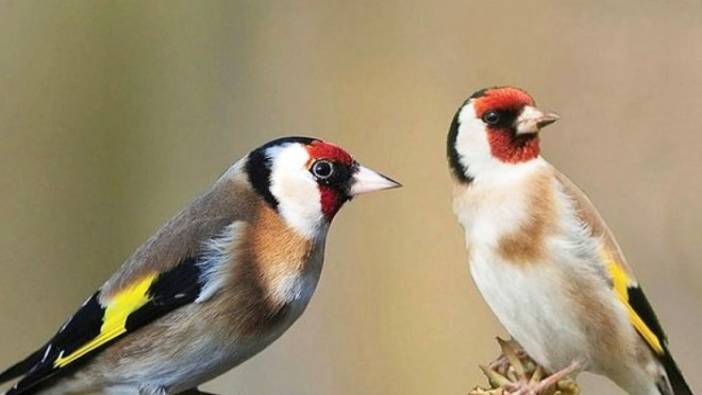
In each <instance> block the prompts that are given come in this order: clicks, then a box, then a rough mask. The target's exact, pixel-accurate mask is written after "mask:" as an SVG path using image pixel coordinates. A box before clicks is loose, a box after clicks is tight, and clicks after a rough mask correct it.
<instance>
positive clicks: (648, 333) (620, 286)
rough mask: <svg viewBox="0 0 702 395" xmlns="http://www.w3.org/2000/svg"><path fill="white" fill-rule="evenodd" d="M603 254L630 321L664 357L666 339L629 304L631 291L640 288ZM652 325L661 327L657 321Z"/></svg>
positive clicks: (614, 287) (613, 285) (615, 290)
mask: <svg viewBox="0 0 702 395" xmlns="http://www.w3.org/2000/svg"><path fill="white" fill-rule="evenodd" d="M603 254H604V257H603V260H604V261H605V263H606V265H607V270H608V272H609V274H610V276H611V277H612V287H613V289H614V293H615V294H616V295H617V298H618V299H619V301H620V302H622V304H624V306H625V307H626V310H627V312H628V314H629V321H631V324H632V325H633V326H634V328H635V329H636V331H637V332H638V333H639V335H641V337H642V338H643V339H644V340H645V341H646V343H647V344H648V345H649V347H651V349H652V350H653V351H654V352H655V353H656V354H658V355H663V353H664V348H663V347H664V345H663V343H662V342H663V341H664V340H665V339H664V338H661V337H660V334H658V335H657V334H656V333H655V332H654V331H653V330H652V329H651V327H649V325H648V324H647V323H646V322H645V321H644V320H643V319H642V318H641V316H640V315H639V313H638V312H637V311H636V310H635V308H634V307H633V306H632V304H631V303H629V300H630V290H631V289H634V288H637V289H638V287H637V286H636V285H632V283H631V280H630V278H629V276H628V275H627V273H626V272H625V271H624V269H623V268H622V267H621V266H620V265H619V264H618V263H617V262H616V261H614V260H612V258H611V257H610V256H609V255H608V254H606V253H603ZM651 325H652V326H654V327H660V325H659V324H658V322H657V321H655V322H654V323H652V324H651ZM661 333H662V332H661Z"/></svg>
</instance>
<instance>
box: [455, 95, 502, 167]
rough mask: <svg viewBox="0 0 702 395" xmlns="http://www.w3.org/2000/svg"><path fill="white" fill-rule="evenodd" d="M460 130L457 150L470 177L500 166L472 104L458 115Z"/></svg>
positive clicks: (466, 106)
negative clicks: (497, 165)
mask: <svg viewBox="0 0 702 395" xmlns="http://www.w3.org/2000/svg"><path fill="white" fill-rule="evenodd" d="M458 120H459V125H460V126H459V128H458V136H457V138H456V150H457V151H458V155H459V157H460V160H461V163H462V164H463V166H464V168H466V169H468V175H470V176H471V177H473V178H475V176H477V175H478V174H480V173H483V172H484V171H485V170H486V169H489V168H492V167H494V166H495V165H496V164H498V161H497V159H495V158H494V157H493V156H492V152H491V151H490V143H489V142H488V138H487V131H486V129H485V124H484V123H483V121H482V120H480V119H479V118H478V117H477V115H476V114H475V110H474V109H473V105H472V104H467V105H465V106H463V108H462V109H461V113H460V114H459V115H458Z"/></svg>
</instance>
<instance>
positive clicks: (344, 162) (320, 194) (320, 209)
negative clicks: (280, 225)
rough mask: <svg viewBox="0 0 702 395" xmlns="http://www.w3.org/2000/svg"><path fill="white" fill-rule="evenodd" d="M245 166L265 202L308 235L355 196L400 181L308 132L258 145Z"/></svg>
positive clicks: (253, 184) (390, 186) (397, 184)
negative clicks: (378, 171)
mask: <svg viewBox="0 0 702 395" xmlns="http://www.w3.org/2000/svg"><path fill="white" fill-rule="evenodd" d="M244 171H245V173H246V174H247V176H248V179H249V182H250V183H251V185H252V186H253V188H254V189H255V190H256V192H257V193H258V194H259V195H260V196H261V197H262V198H263V199H264V200H265V201H266V203H268V204H269V205H270V206H271V207H272V208H273V209H274V210H276V211H277V212H278V213H279V214H280V215H281V216H282V217H283V218H284V220H285V221H286V222H287V224H288V225H289V226H291V227H292V228H293V229H295V230H297V231H298V232H299V233H301V234H303V235H304V236H307V237H314V236H315V235H317V233H318V232H319V231H320V230H321V229H324V228H326V226H327V225H328V224H329V223H330V222H331V221H332V219H333V218H334V216H335V215H336V213H337V212H338V211H339V209H340V208H341V207H342V206H343V205H344V203H346V202H347V201H349V200H351V199H352V198H353V197H354V196H356V195H359V194H362V193H366V192H373V191H380V190H383V189H390V188H396V187H399V186H400V184H399V183H397V182H395V181H393V180H391V179H390V178H388V177H385V176H383V175H382V174H380V173H377V172H375V171H373V170H370V169H368V168H366V167H364V166H361V165H360V164H359V163H358V162H356V161H355V160H354V159H353V157H352V156H351V155H350V154H349V153H348V152H346V151H345V150H344V149H342V148H341V147H339V146H337V145H334V144H331V143H328V142H325V141H322V140H319V139H315V138H309V137H285V138H281V139H277V140H273V141H271V142H269V143H267V144H265V145H263V146H261V147H259V148H257V149H255V150H254V151H252V152H251V153H250V154H249V155H248V157H247V159H246V162H245V167H244Z"/></svg>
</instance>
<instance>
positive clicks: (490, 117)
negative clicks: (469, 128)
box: [483, 111, 500, 125]
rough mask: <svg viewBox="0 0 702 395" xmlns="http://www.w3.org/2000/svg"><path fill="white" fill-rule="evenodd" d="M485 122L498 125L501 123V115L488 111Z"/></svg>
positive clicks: (484, 117) (484, 118) (484, 116)
mask: <svg viewBox="0 0 702 395" xmlns="http://www.w3.org/2000/svg"><path fill="white" fill-rule="evenodd" d="M483 122H485V123H486V124H488V125H497V123H498V122H500V114H498V113H497V112H495V111H488V112H486V113H485V115H483Z"/></svg>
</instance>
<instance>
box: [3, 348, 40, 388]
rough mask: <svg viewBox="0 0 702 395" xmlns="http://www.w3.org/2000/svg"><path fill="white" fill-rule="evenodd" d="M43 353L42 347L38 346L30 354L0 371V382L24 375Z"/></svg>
mask: <svg viewBox="0 0 702 395" xmlns="http://www.w3.org/2000/svg"><path fill="white" fill-rule="evenodd" d="M43 353H44V349H43V348H40V349H39V350H37V351H35V352H34V353H32V355H30V356H28V357H27V358H25V359H23V360H21V361H19V362H17V363H16V364H14V365H12V366H10V367H9V368H7V370H5V371H4V372H2V373H0V383H4V382H6V381H10V380H12V379H14V378H17V377H19V376H23V375H25V374H26V373H27V372H29V371H30V370H31V369H32V368H33V367H34V365H36V364H37V363H39V361H41V357H42V355H43Z"/></svg>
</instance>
